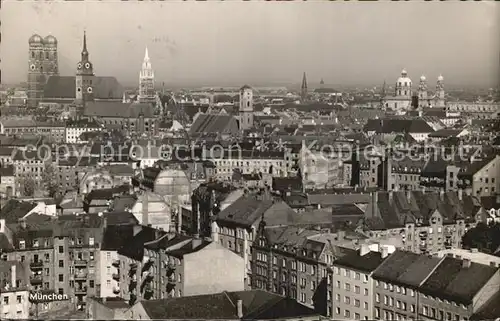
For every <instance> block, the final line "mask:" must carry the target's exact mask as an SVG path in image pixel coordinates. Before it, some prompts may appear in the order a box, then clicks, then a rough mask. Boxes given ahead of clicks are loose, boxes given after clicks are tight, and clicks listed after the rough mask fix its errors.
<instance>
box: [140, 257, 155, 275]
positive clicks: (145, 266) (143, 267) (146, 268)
mask: <svg viewBox="0 0 500 321" xmlns="http://www.w3.org/2000/svg"><path fill="white" fill-rule="evenodd" d="M153 263H154V260H153V259H149V260H147V261H146V263H144V265H143V266H142V270H141V273H144V272H146V271H147V270H149V268H150V267H151V266H152V265H153Z"/></svg>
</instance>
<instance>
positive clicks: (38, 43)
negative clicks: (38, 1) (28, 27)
mask: <svg viewBox="0 0 500 321" xmlns="http://www.w3.org/2000/svg"><path fill="white" fill-rule="evenodd" d="M28 43H29V54H28V57H29V58H28V92H27V95H28V101H27V103H28V107H33V108H35V107H37V106H38V102H39V101H40V99H41V98H42V96H43V87H44V85H45V75H44V70H43V68H44V58H45V56H44V42H43V38H42V37H40V36H39V35H37V34H35V35H33V36H31V37H30V38H29V41H28Z"/></svg>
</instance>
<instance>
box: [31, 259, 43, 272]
mask: <svg viewBox="0 0 500 321" xmlns="http://www.w3.org/2000/svg"><path fill="white" fill-rule="evenodd" d="M30 268H31V270H32V271H40V270H42V269H43V262H42V261H34V262H31V263H30Z"/></svg>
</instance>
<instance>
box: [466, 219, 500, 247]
mask: <svg viewBox="0 0 500 321" xmlns="http://www.w3.org/2000/svg"><path fill="white" fill-rule="evenodd" d="M462 245H463V247H464V248H466V249H471V248H476V249H478V250H479V251H481V252H485V253H491V254H493V253H495V251H496V250H497V249H498V248H499V247H500V223H492V224H489V225H486V224H484V223H479V224H477V225H476V227H474V228H472V229H470V230H468V231H467V233H465V235H464V236H463V237H462Z"/></svg>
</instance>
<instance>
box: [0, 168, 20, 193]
mask: <svg viewBox="0 0 500 321" xmlns="http://www.w3.org/2000/svg"><path fill="white" fill-rule="evenodd" d="M16 186H17V184H16V177H15V174H14V166H12V165H6V166H5V167H0V198H11V197H13V196H16V192H17V189H16Z"/></svg>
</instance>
